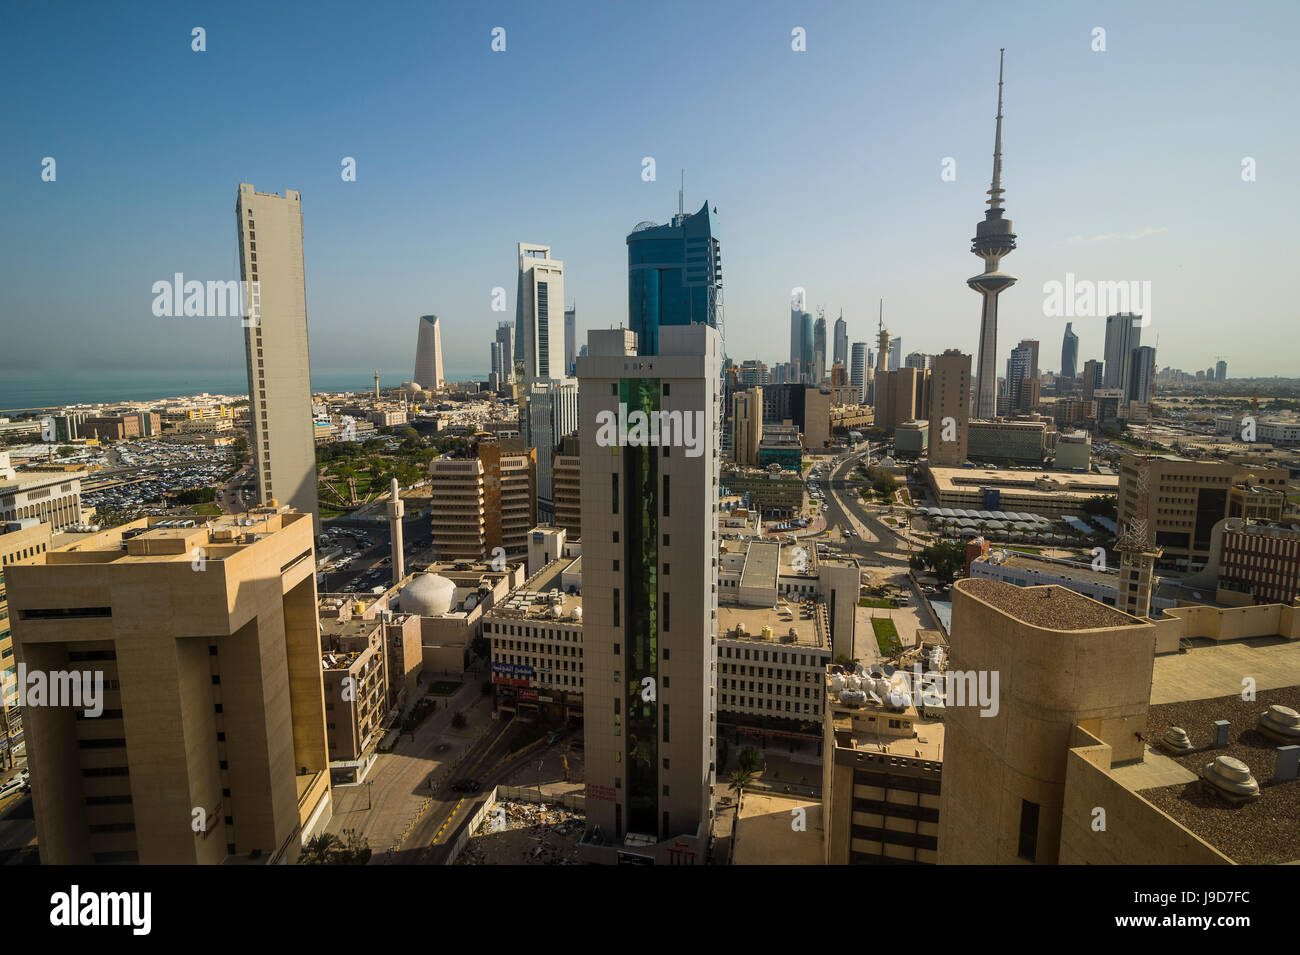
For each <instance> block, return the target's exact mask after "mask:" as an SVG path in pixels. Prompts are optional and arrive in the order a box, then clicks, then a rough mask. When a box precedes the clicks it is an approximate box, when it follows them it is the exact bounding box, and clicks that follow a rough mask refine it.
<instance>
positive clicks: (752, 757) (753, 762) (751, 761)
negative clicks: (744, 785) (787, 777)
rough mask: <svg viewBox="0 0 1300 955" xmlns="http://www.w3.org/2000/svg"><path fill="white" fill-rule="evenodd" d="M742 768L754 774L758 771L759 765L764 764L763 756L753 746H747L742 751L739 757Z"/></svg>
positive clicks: (738, 760)
mask: <svg viewBox="0 0 1300 955" xmlns="http://www.w3.org/2000/svg"><path fill="white" fill-rule="evenodd" d="M737 762H738V763H739V764H740V768H741V769H742V770H743V771H744V772H747V773H750V774H753V773H756V772H758V767H759V766H761V765H763V758H762V757H761V756H759V755H758V750H756V749H754V747H752V746H746V747H745V748H744V749H742V750H741V751H740V755H739V756H738V757H737Z"/></svg>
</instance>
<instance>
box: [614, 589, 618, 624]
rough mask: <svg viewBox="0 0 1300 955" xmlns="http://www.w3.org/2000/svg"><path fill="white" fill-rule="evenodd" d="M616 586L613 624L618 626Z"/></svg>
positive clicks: (615, 590) (616, 590)
mask: <svg viewBox="0 0 1300 955" xmlns="http://www.w3.org/2000/svg"><path fill="white" fill-rule="evenodd" d="M618 603H619V601H618V588H617V587H615V588H614V626H616V627H617V626H619V622H618Z"/></svg>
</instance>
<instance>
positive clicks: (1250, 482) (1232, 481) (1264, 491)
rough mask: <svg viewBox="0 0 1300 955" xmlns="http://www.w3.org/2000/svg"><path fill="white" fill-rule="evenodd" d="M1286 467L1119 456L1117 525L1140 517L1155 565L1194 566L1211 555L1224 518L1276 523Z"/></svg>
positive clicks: (1283, 498)
mask: <svg viewBox="0 0 1300 955" xmlns="http://www.w3.org/2000/svg"><path fill="white" fill-rule="evenodd" d="M1287 479H1288V475H1287V470H1286V469H1285V468H1281V467H1271V466H1267V465H1258V466H1256V465H1246V464H1239V463H1233V462H1230V461H1215V460H1194V459H1191V458H1184V457H1179V456H1176V455H1152V456H1142V455H1136V454H1126V455H1124V456H1123V458H1121V459H1120V477H1119V481H1120V485H1119V523H1120V524H1121V525H1127V524H1128V523H1129V522H1131V521H1133V520H1135V519H1138V518H1145V519H1146V521H1147V526H1146V529H1145V530H1146V533H1145V534H1144V535H1143V539H1144V540H1145V541H1146V542H1148V543H1152V544H1155V545H1157V546H1158V547H1159V548H1161V550H1162V552H1163V553H1162V555H1161V558H1160V560H1159V561H1158V565H1159V566H1170V567H1178V568H1183V569H1186V570H1197V569H1200V568H1201V567H1204V566H1205V564H1206V562H1207V561H1208V560H1209V558H1210V540H1211V533H1212V531H1213V530H1214V526H1215V524H1217V523H1218V522H1219V521H1221V520H1223V519H1224V518H1229V517H1239V518H1244V519H1249V520H1267V521H1275V522H1276V521H1280V520H1281V519H1282V514H1283V512H1284V509H1285V507H1286V488H1287Z"/></svg>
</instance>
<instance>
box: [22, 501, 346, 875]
mask: <svg viewBox="0 0 1300 955" xmlns="http://www.w3.org/2000/svg"><path fill="white" fill-rule="evenodd" d="M312 542H313V527H312V519H311V516H310V515H307V514H298V513H294V512H292V511H288V510H287V509H279V510H274V509H262V510H260V511H256V512H254V513H252V514H250V515H247V516H242V517H239V518H235V517H221V518H216V519H213V520H212V521H210V522H209V523H208V524H206V525H205V526H193V522H190V521H175V520H161V519H157V518H147V519H144V520H139V521H135V522H132V523H129V524H125V525H123V526H121V527H117V528H113V529H112V530H108V531H102V532H100V533H97V534H93V535H90V536H88V537H85V538H82V539H79V540H77V541H75V542H74V543H70V544H66V545H64V546H61V547H56V548H53V549H51V550H49V551H47V552H46V553H44V554H41V555H39V556H37V557H36V558H34V559H31V560H29V561H27V562H26V563H22V564H16V565H13V566H11V567H9V568H8V569H7V570H6V586H7V588H8V596H9V606H10V615H11V623H12V625H13V638H14V645H15V648H16V650H17V655H18V659H19V661H20V663H22V664H24V665H25V666H26V669H27V671H28V673H29V674H31V673H33V672H39V673H43V674H47V675H54V674H60V673H69V672H71V671H78V672H80V673H81V675H82V677H83V682H85V681H87V680H91V679H92V678H96V679H102V681H103V683H102V686H103V694H102V699H101V700H100V705H101V706H102V712H100V713H99V714H98V715H92V713H90V712H88V711H87V710H86V709H85V708H84V707H83V706H75V705H57V706H55V705H30V701H29V705H28V706H26V707H25V709H24V713H23V721H24V729H25V733H26V738H27V752H28V765H29V767H30V769H31V772H32V781H33V785H32V794H33V797H32V798H33V803H34V807H35V815H36V831H37V838H38V840H39V843H40V849H41V861H42V862H43V863H45V864H54V865H63V864H79V865H84V864H89V863H112V862H116V863H122V862H139V863H141V864H160V865H179V864H219V863H252V864H266V863H293V862H294V861H295V860H296V858H297V856H298V853H299V849H300V846H301V844H302V843H303V842H304V841H305V840H306V839H307V838H308V837H309V836H310V835H312V834H313V833H315V832H317V831H319V829H320V828H321V827H322V826H323V825H324V823H325V822H327V821H328V819H329V817H330V812H331V810H330V783H329V772H328V769H329V765H328V755H327V748H326V727H325V701H324V692H323V688H322V679H321V643H320V634H319V632H318V629H317V617H316V601H315V578H314V571H315V561H314V557H313V547H312ZM59 702H61V703H63V704H67V703H68V702H69V701H68V700H61V701H59ZM82 702H84V701H82ZM196 811H201V812H197V814H196ZM196 820H201V821H202V822H203V823H204V825H203V826H199V827H195V826H194V825H193V824H194V822H195V821H196Z"/></svg>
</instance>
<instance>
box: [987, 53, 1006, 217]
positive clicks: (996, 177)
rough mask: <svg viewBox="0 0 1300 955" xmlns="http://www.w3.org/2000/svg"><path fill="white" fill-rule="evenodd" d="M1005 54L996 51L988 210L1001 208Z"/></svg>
mask: <svg viewBox="0 0 1300 955" xmlns="http://www.w3.org/2000/svg"><path fill="white" fill-rule="evenodd" d="M1006 53H1007V51H1006V48H1005V47H1004V48H1002V49H1000V50H999V51H998V115H997V132H995V133H994V135H993V183H992V186H991V187H990V189H989V199H988V204H989V208H990V209H1001V208H1002V192H1003V189H1002V66H1003V62H1004V60H1005V59H1006Z"/></svg>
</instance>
